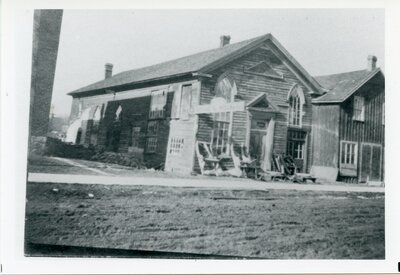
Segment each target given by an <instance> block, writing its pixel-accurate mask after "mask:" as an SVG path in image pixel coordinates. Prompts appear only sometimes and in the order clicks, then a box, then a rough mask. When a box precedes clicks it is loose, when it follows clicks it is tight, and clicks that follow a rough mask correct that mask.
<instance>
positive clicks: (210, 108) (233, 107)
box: [194, 101, 245, 114]
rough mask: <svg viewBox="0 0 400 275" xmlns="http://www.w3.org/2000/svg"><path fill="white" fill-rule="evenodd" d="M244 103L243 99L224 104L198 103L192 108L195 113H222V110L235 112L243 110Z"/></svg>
mask: <svg viewBox="0 0 400 275" xmlns="http://www.w3.org/2000/svg"><path fill="white" fill-rule="evenodd" d="M244 110H245V105H244V101H238V102H232V103H224V104H215V103H214V104H207V105H198V106H196V107H195V109H194V113H195V114H213V113H223V112H237V111H244Z"/></svg>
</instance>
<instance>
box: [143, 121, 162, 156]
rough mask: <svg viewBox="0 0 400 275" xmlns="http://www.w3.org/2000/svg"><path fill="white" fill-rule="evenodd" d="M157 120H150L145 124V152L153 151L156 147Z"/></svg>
mask: <svg viewBox="0 0 400 275" xmlns="http://www.w3.org/2000/svg"><path fill="white" fill-rule="evenodd" d="M158 123H159V122H158V121H157V120H151V121H149V123H148V124H147V142H146V152H147V153H154V152H155V151H156V149H157V141H158Z"/></svg>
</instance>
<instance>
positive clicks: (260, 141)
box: [249, 117, 268, 164]
mask: <svg viewBox="0 0 400 275" xmlns="http://www.w3.org/2000/svg"><path fill="white" fill-rule="evenodd" d="M267 127H268V121H267V120H266V119H265V118H264V119H262V118H254V117H253V118H252V120H251V127H250V144H249V153H250V156H251V158H252V159H256V160H257V163H258V164H260V162H261V161H262V160H263V159H264V157H265V146H266V136H267Z"/></svg>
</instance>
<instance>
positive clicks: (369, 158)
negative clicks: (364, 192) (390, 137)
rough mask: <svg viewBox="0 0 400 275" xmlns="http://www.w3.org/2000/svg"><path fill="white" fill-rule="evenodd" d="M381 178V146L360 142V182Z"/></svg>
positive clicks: (379, 179)
mask: <svg viewBox="0 0 400 275" xmlns="http://www.w3.org/2000/svg"><path fill="white" fill-rule="evenodd" d="M381 180H382V146H381V145H380V144H375V143H361V166H360V179H359V181H360V182H368V181H381Z"/></svg>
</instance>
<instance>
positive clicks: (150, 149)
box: [146, 137, 157, 153]
mask: <svg viewBox="0 0 400 275" xmlns="http://www.w3.org/2000/svg"><path fill="white" fill-rule="evenodd" d="M156 150H157V137H149V138H147V147H146V152H147V153H155V152H156Z"/></svg>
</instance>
